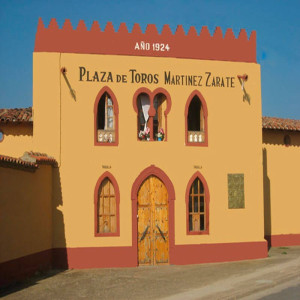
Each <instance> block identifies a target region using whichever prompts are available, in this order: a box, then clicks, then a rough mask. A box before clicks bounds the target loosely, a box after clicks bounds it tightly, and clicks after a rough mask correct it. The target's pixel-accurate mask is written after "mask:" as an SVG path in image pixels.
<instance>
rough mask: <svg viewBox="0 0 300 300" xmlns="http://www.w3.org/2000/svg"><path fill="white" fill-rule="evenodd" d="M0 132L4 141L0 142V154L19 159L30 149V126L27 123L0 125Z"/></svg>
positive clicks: (31, 131) (31, 130)
mask: <svg viewBox="0 0 300 300" xmlns="http://www.w3.org/2000/svg"><path fill="white" fill-rule="evenodd" d="M0 130H1V131H2V132H3V134H4V139H3V141H2V142H0V154H2V155H8V156H13V157H20V156H22V155H23V154H24V152H25V151H31V150H32V149H33V148H32V146H33V145H32V140H33V138H32V133H33V129H32V124H28V123H17V124H14V123H1V124H0Z"/></svg>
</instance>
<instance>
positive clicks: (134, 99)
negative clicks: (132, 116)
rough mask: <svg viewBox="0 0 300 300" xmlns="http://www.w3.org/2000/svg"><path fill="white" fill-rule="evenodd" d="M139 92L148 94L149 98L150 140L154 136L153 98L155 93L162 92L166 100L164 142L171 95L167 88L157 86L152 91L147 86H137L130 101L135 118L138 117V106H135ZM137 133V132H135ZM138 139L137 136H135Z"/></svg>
mask: <svg viewBox="0 0 300 300" xmlns="http://www.w3.org/2000/svg"><path fill="white" fill-rule="evenodd" d="M140 94H147V95H148V96H149V99H150V108H149V121H148V122H149V126H150V127H151V128H152V130H151V131H150V141H154V137H153V117H154V116H155V108H154V98H155V96H156V95H158V94H163V95H165V96H166V102H167V108H166V110H165V111H164V115H165V128H164V131H165V138H164V142H166V141H167V140H168V114H169V112H170V110H171V107H172V101H171V96H170V94H169V93H168V91H167V90H165V89H164V88H157V89H155V90H154V91H153V92H151V91H150V90H149V89H148V88H145V87H142V88H139V89H138V90H137V91H136V92H135V93H134V95H133V101H132V105H133V109H134V111H135V113H136V114H137V118H138V113H139V112H138V106H137V99H138V96H139V95H140ZM137 134H138V132H137ZM137 140H138V137H137Z"/></svg>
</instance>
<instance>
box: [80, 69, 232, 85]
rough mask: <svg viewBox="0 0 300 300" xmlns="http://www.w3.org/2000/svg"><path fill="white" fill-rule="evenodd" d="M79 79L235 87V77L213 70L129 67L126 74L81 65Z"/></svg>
mask: <svg viewBox="0 0 300 300" xmlns="http://www.w3.org/2000/svg"><path fill="white" fill-rule="evenodd" d="M79 81H90V82H116V83H141V84H161V83H163V84H165V85H185V86H205V87H227V88H234V87H235V77H231V76H216V75H214V74H212V72H208V71H207V72H202V73H200V74H197V75H190V74H173V73H172V72H171V71H164V72H163V74H158V73H155V74H152V73H144V72H140V71H139V70H137V69H129V70H128V72H127V73H126V74H119V73H114V72H111V71H95V70H88V69H86V68H85V67H79Z"/></svg>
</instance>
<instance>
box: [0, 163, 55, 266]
mask: <svg viewBox="0 0 300 300" xmlns="http://www.w3.org/2000/svg"><path fill="white" fill-rule="evenodd" d="M51 169H52V167H51V166H40V167H39V169H37V170H36V171H35V172H29V171H24V170H19V169H12V168H5V167H0V195H1V197H0V211H1V217H0V241H1V243H0V262H5V261H9V260H12V259H15V258H19V257H22V256H26V255H29V254H33V253H37V252H40V251H43V250H48V249H51V248H52V204H51V196H52V192H51V189H52V170H51Z"/></svg>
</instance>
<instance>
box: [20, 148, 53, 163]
mask: <svg viewBox="0 0 300 300" xmlns="http://www.w3.org/2000/svg"><path fill="white" fill-rule="evenodd" d="M24 155H29V156H30V157H32V158H33V159H35V160H36V162H37V163H38V164H50V165H57V161H56V160H55V158H53V157H51V156H48V155H47V154H46V153H39V152H32V151H31V152H25V153H24ZM22 158H24V156H23V157H22Z"/></svg>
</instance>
